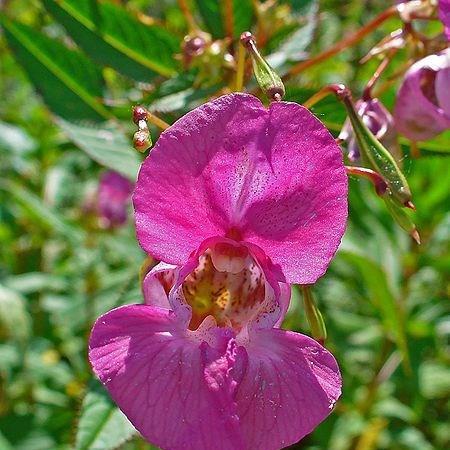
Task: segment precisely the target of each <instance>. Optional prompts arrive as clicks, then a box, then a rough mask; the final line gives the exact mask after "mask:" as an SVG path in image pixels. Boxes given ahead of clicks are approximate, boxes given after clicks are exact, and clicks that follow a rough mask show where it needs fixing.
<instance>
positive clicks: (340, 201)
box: [134, 94, 347, 284]
mask: <svg viewBox="0 0 450 450" xmlns="http://www.w3.org/2000/svg"><path fill="white" fill-rule="evenodd" d="M346 196H347V177H346V174H345V170H344V166H343V162H342V155H341V152H340V150H339V147H338V146H337V145H336V143H335V142H334V139H333V137H332V136H331V134H330V133H329V132H328V131H327V130H326V128H325V127H324V126H323V125H322V123H321V122H320V121H319V120H318V119H316V118H315V117H314V116H313V115H312V114H311V113H310V112H309V111H308V110H307V109H305V108H303V107H301V106H299V105H297V104H295V103H286V102H276V103H274V104H272V105H271V106H270V108H269V109H266V108H265V107H264V106H263V105H262V104H261V103H260V101H259V100H258V99H256V98H255V97H253V96H251V95H246V94H232V95H227V96H223V97H220V98H219V99H217V100H215V101H212V102H209V103H206V104H205V105H203V106H201V107H199V108H197V109H195V110H194V111H191V112H190V113H188V114H186V115H185V116H184V117H182V118H181V119H180V120H178V121H177V122H176V123H175V124H174V125H173V126H172V127H170V128H169V129H168V130H167V131H165V132H164V133H163V134H162V135H161V137H160V139H159V141H158V142H157V144H156V145H155V147H154V149H153V151H152V153H151V154H150V156H149V157H148V158H147V159H146V160H145V162H144V164H143V166H142V168H141V171H140V174H139V179H138V183H137V187H136V191H135V195H134V205H135V211H136V229H137V235H138V239H139V242H140V244H141V246H142V247H143V248H144V249H145V250H146V251H147V252H148V253H150V254H152V255H153V256H155V257H156V258H159V259H163V260H164V261H167V262H169V263H172V264H178V265H181V264H183V263H184V262H185V261H186V260H187V259H188V257H189V255H190V254H191V253H192V252H193V251H194V250H196V249H197V247H198V246H199V245H200V243H201V242H202V241H204V240H205V239H207V238H209V237H212V236H230V237H235V236H236V235H237V236H238V238H237V239H242V240H244V241H248V242H251V243H254V244H257V245H258V246H260V247H261V248H262V249H263V250H264V251H265V252H266V253H267V255H268V256H269V257H270V258H271V259H272V260H273V262H274V263H275V264H277V265H279V266H280V268H281V269H282V271H283V273H284V274H285V276H286V281H288V282H296V283H304V284H306V283H313V282H315V281H316V280H317V278H318V277H320V276H321V275H322V274H323V273H324V272H325V270H326V268H327V266H328V264H329V262H330V260H331V258H332V256H333V255H334V253H335V251H336V249H337V247H338V245H339V242H340V239H341V237H342V234H343V232H344V228H345V223H346V217H347V199H346Z"/></svg>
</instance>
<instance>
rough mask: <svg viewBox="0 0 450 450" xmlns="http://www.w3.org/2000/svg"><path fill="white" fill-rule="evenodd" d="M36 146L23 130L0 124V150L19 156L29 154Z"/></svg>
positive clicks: (3, 123)
mask: <svg viewBox="0 0 450 450" xmlns="http://www.w3.org/2000/svg"><path fill="white" fill-rule="evenodd" d="M36 146H37V144H36V142H35V141H34V140H33V139H32V138H31V137H30V135H29V134H28V133H27V132H26V131H25V130H24V129H23V128H20V127H18V126H16V125H11V124H9V123H5V122H0V150H5V151H8V152H13V153H16V154H18V155H20V154H27V153H29V152H31V151H32V150H34V149H35V148H36Z"/></svg>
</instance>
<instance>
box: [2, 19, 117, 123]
mask: <svg viewBox="0 0 450 450" xmlns="http://www.w3.org/2000/svg"><path fill="white" fill-rule="evenodd" d="M1 24H2V26H3V28H4V32H5V36H6V39H7V41H8V43H9V45H10V46H11V48H12V49H13V51H14V53H15V55H16V57H17V59H18V60H19V62H20V63H21V64H22V66H23V67H24V69H25V71H26V72H27V74H28V76H29V78H30V79H31V81H32V82H33V84H34V85H35V86H36V89H37V90H38V91H39V92H40V93H41V94H42V96H43V98H44V100H45V102H46V103H47V105H48V106H49V107H50V109H51V110H52V111H53V112H54V113H56V114H58V115H60V116H62V117H64V118H67V119H72V120H82V119H84V120H88V119H90V120H102V119H107V118H109V117H111V113H110V112H109V111H108V110H107V109H106V108H105V107H104V106H103V105H102V103H101V102H100V101H99V98H101V97H102V89H103V81H102V76H101V72H100V71H99V70H98V68H97V67H96V66H95V65H94V64H93V63H92V62H91V61H90V60H89V59H88V58H86V57H85V56H84V55H82V54H81V53H79V52H76V51H74V50H69V49H68V48H66V47H65V46H64V45H63V44H61V43H59V42H57V41H54V40H52V39H50V38H48V37H46V36H44V35H43V34H41V33H39V32H38V31H36V30H34V29H33V28H31V27H28V26H26V25H23V24H21V23H19V22H14V21H11V20H8V19H5V18H3V19H2V20H1Z"/></svg>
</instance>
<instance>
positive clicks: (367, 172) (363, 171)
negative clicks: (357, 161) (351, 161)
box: [345, 166, 388, 197]
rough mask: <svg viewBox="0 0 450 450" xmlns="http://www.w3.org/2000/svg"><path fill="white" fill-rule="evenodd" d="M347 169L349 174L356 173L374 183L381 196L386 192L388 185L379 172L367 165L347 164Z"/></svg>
mask: <svg viewBox="0 0 450 450" xmlns="http://www.w3.org/2000/svg"><path fill="white" fill-rule="evenodd" d="M345 170H346V171H347V174H348V175H356V176H359V177H364V178H366V179H367V180H369V181H370V182H371V183H372V184H373V186H374V188H375V192H376V193H377V195H379V196H380V197H382V196H383V195H384V194H385V193H386V191H387V188H388V185H387V183H386V181H384V178H383V177H382V176H381V175H380V174H379V173H377V172H375V171H373V170H371V169H367V168H366V167H354V166H345Z"/></svg>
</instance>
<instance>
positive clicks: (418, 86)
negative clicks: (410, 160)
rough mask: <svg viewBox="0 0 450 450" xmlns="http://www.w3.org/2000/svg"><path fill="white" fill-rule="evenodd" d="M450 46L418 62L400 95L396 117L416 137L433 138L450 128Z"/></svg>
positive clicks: (408, 134)
mask: <svg viewBox="0 0 450 450" xmlns="http://www.w3.org/2000/svg"><path fill="white" fill-rule="evenodd" d="M449 79H450V48H448V49H446V50H444V51H442V52H441V53H438V54H436V55H430V56H427V57H425V58H423V59H421V60H420V61H417V62H416V63H414V64H413V65H412V66H411V67H410V68H409V70H408V71H407V72H406V74H405V77H404V80H403V83H402V85H401V87H400V90H399V92H398V95H397V101H396V105H395V109H394V121H395V126H396V128H397V130H398V131H399V132H400V133H401V134H403V135H404V136H406V137H407V138H408V139H411V140H412V141H425V140H427V139H432V138H433V137H435V136H437V135H438V134H440V133H442V132H443V131H445V130H446V129H449V128H450V94H449V92H450V87H449V86H450V84H449Z"/></svg>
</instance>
